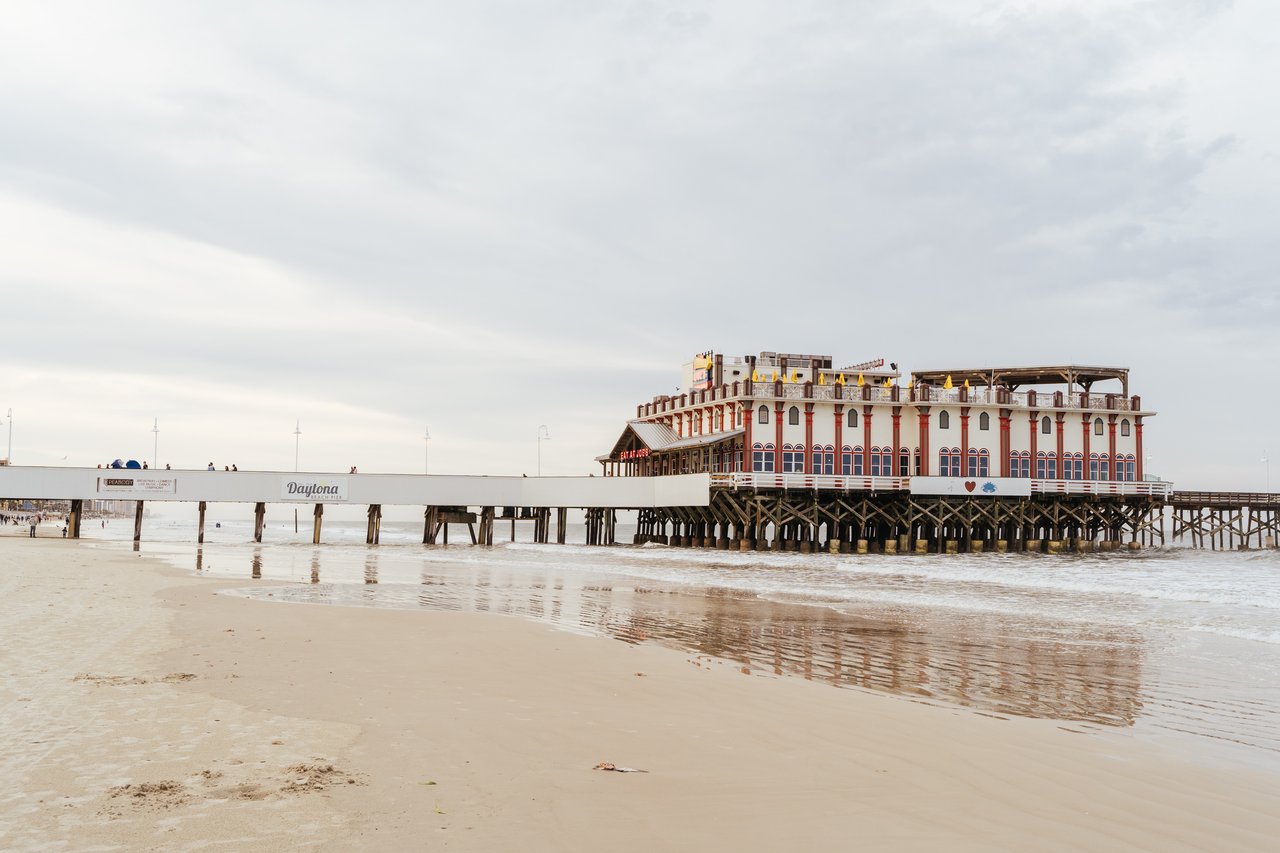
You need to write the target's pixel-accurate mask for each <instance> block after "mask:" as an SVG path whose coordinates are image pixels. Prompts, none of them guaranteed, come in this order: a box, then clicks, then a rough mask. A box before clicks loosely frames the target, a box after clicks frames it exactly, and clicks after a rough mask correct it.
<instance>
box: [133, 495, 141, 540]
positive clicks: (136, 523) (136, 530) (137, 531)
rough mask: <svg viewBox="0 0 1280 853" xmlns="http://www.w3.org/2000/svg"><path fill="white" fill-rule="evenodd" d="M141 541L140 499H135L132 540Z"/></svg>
mask: <svg viewBox="0 0 1280 853" xmlns="http://www.w3.org/2000/svg"><path fill="white" fill-rule="evenodd" d="M141 541H142V501H137V502H136V503H135V504H134V509H133V542H134V544H135V545H136V544H137V543H139V542H141Z"/></svg>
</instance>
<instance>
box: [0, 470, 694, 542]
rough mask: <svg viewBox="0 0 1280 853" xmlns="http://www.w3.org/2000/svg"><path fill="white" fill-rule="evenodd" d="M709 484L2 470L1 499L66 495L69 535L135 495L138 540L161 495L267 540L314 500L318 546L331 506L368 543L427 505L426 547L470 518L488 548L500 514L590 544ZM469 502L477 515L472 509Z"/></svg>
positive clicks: (690, 477) (476, 538) (687, 503)
mask: <svg viewBox="0 0 1280 853" xmlns="http://www.w3.org/2000/svg"><path fill="white" fill-rule="evenodd" d="M710 484H711V477H710V475H708V474H686V475H681V476H676V477H661V478H656V477H655V478H643V479H642V478H620V477H591V476H588V477H487V476H451V475H425V474H329V473H314V472H300V473H284V472H276V471H234V472H227V471H198V470H196V471H173V470H158V469H125V468H55V467H8V466H4V467H0V496H3V497H8V498H20V499H30V500H60V501H66V500H69V501H70V502H71V512H70V516H71V518H70V523H69V529H68V535H69V536H71V537H78V536H79V535H80V522H81V518H82V515H83V505H84V501H86V500H111V501H119V500H133V501H137V502H138V504H137V509H136V514H135V520H134V541H135V542H136V541H138V540H139V539H140V538H141V535H142V510H143V505H144V503H145V502H147V501H163V502H187V503H195V504H197V505H198V508H199V516H200V527H199V538H200V541H203V540H204V515H205V509H206V506H207V504H209V503H248V504H254V506H255V522H256V523H255V525H254V538H255V540H257V541H261V539H262V531H263V526H264V518H265V515H266V505H267V504H268V503H299V504H311V505H312V506H313V511H312V513H313V516H314V522H313V530H314V536H313V540H314V541H315V542H316V543H319V542H320V532H321V525H322V519H323V516H324V507H325V505H326V504H352V505H363V506H367V507H368V514H369V535H368V540H367V541H368V542H369V543H370V544H375V543H376V542H377V541H378V533H379V529H380V527H381V519H382V507H384V506H422V507H425V510H424V527H423V542H425V543H428V544H432V543H435V542H436V541H437V538H438V537H441V536H443V539H444V541H445V542H448V535H449V529H448V525H450V524H465V525H466V526H467V528H468V530H469V531H470V534H471V539H472V541H473V542H474V543H476V544H492V543H493V525H494V522H495V521H496V520H498V519H499V518H505V519H510V520H511V521H512V523H513V524H514V522H515V520H516V519H517V518H518V519H521V520H529V521H533V522H534V530H535V533H534V540H535V541H537V542H546V541H549V537H550V521H551V511H552V510H555V511H556V515H557V531H556V533H557V541H558V542H564V541H565V527H566V520H567V514H568V512H567V511H568V510H569V509H581V510H584V511H585V513H586V522H587V543H588V544H592V545H604V544H612V543H613V542H614V539H615V537H614V529H615V526H616V524H617V511H618V510H619V509H636V510H638V509H657V508H659V507H663V508H669V507H697V506H707V505H708V504H709V503H710V501H711V494H710ZM471 507H478V508H479V512H471V511H470V508H471ZM499 510H501V511H502V512H501V513H500V512H499ZM477 524H478V526H479V532H478V533H477V530H476V526H477Z"/></svg>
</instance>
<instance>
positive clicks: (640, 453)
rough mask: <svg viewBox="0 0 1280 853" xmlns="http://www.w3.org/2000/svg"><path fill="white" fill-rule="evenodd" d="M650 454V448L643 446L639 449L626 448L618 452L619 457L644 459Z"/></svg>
mask: <svg viewBox="0 0 1280 853" xmlns="http://www.w3.org/2000/svg"><path fill="white" fill-rule="evenodd" d="M648 455H649V448H647V447H641V448H639V449H637V450H624V451H622V453H620V454H618V458H619V459H643V458H644V457H646V456H648Z"/></svg>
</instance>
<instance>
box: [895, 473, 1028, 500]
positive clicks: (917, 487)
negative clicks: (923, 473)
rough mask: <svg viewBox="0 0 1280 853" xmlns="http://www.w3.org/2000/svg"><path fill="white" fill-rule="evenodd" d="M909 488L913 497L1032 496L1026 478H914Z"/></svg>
mask: <svg viewBox="0 0 1280 853" xmlns="http://www.w3.org/2000/svg"><path fill="white" fill-rule="evenodd" d="M908 488H909V489H910V490H911V494H913V495H977V496H980V497H981V496H986V497H992V498H1000V497H1014V498H1017V497H1030V496H1031V480H1030V479H1028V478H1025V477H912V478H911V482H910V484H909V485H908Z"/></svg>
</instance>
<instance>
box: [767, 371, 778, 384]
mask: <svg viewBox="0 0 1280 853" xmlns="http://www.w3.org/2000/svg"><path fill="white" fill-rule="evenodd" d="M769 381H770V382H777V381H778V371H776V370H775V371H773V378H772V379H770V380H769Z"/></svg>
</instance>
